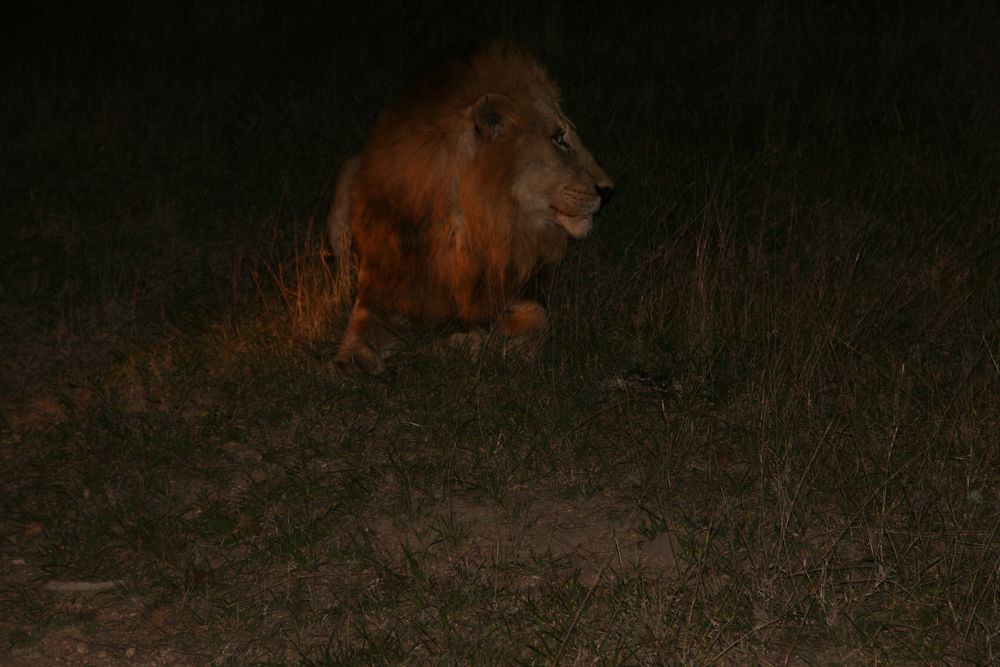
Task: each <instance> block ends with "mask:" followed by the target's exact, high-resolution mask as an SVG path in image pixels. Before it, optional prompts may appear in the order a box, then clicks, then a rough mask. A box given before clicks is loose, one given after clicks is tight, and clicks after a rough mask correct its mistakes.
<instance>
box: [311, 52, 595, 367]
mask: <svg viewBox="0 0 1000 667" xmlns="http://www.w3.org/2000/svg"><path fill="white" fill-rule="evenodd" d="M611 191H612V183H611V179H610V178H608V176H607V174H605V173H604V171H603V170H602V169H601V168H600V167H599V166H598V165H597V162H596V161H595V160H594V158H593V156H591V154H590V153H589V152H588V151H587V149H586V148H585V147H584V146H583V143H582V142H581V141H580V137H579V136H578V135H577V133H576V130H575V128H574V126H573V124H572V123H571V122H570V121H569V119H567V118H566V116H565V115H564V114H563V112H562V110H561V109H560V108H559V90H558V88H557V87H556V85H555V83H553V81H552V80H551V79H550V78H549V75H548V74H547V72H546V71H545V69H544V68H543V67H542V66H541V65H540V64H539V63H538V62H537V61H536V60H535V59H534V58H532V57H531V56H529V55H528V54H526V53H525V52H524V51H522V50H520V49H519V48H517V47H515V46H513V45H511V44H509V43H507V42H503V41H497V42H491V43H488V44H486V45H485V46H482V47H480V48H479V49H477V50H475V51H473V52H472V53H471V54H470V55H469V56H468V57H466V58H456V59H452V60H449V61H447V62H445V63H443V64H441V65H440V66H439V67H436V68H434V69H432V70H430V71H429V72H427V73H426V74H425V75H424V76H423V77H422V78H420V79H419V80H418V81H417V83H416V85H415V86H413V87H412V88H410V89H409V90H408V91H407V92H405V93H404V94H403V95H401V96H400V97H399V98H398V99H396V100H395V101H394V102H393V103H392V104H390V106H389V107H388V108H387V109H386V110H385V111H384V112H383V114H382V115H381V117H380V118H379V120H378V122H377V124H376V127H375V129H374V131H373V132H372V135H371V138H370V139H369V141H368V144H367V146H366V147H365V149H364V151H363V152H362V154H361V155H360V156H358V157H354V158H351V159H350V160H348V161H347V162H346V163H345V164H344V166H343V168H342V169H341V172H340V175H339V177H338V182H337V188H336V193H335V195H334V200H333V204H332V206H331V210H330V219H329V233H330V240H331V243H332V245H333V248H334V250H335V253H336V255H337V258H338V262H339V267H338V270H339V271H340V272H341V275H342V276H344V275H347V274H346V273H345V272H349V271H350V270H351V269H352V267H353V265H354V263H353V262H352V259H356V262H357V271H358V274H357V295H356V297H355V300H354V306H353V309H352V312H351V317H350V322H349V323H348V325H347V331H346V333H345V334H344V338H343V340H342V341H341V343H340V348H339V351H338V353H337V357H336V361H335V363H336V365H337V367H338V368H340V369H342V370H351V369H358V370H362V371H366V372H371V373H378V372H381V371H382V370H383V369H384V364H383V358H384V357H385V356H387V354H388V353H389V352H390V350H391V348H392V347H393V345H394V343H395V342H396V341H397V340H398V337H399V331H400V327H401V326H402V325H404V324H413V323H419V324H424V325H434V324H441V323H448V322H458V323H461V324H463V325H464V326H465V327H466V328H467V329H469V330H472V331H481V327H483V326H487V325H491V324H495V325H496V329H495V331H496V332H497V333H499V334H500V335H501V336H502V337H503V338H504V339H505V340H506V341H507V344H508V345H511V346H515V347H518V346H520V347H527V348H529V349H530V348H532V347H533V346H534V345H536V344H537V342H538V341H540V340H541V337H542V336H543V334H544V332H545V330H546V329H547V326H548V318H547V316H546V313H545V308H544V307H543V306H542V299H543V294H542V293H541V292H542V291H543V288H544V286H545V285H544V283H545V281H546V279H547V277H548V276H549V274H550V272H551V270H552V269H553V268H554V267H556V266H557V265H558V264H559V262H560V261H561V260H562V258H563V255H564V254H565V252H566V239H567V236H571V237H573V238H577V239H581V238H584V237H585V236H587V234H588V233H589V232H590V230H591V227H592V226H593V220H594V214H595V213H597V211H598V209H600V208H601V206H602V205H603V204H604V203H606V202H607V200H608V198H609V197H610V196H611ZM352 237H353V238H352ZM352 251H353V253H354V255H355V257H353V258H352V256H351V253H352ZM340 283H341V285H342V286H343V285H344V281H343V280H341V281H340Z"/></svg>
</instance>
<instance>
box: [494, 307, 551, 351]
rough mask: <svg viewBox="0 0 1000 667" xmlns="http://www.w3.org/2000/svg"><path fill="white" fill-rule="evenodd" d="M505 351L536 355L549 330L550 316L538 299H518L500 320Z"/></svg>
mask: <svg viewBox="0 0 1000 667" xmlns="http://www.w3.org/2000/svg"><path fill="white" fill-rule="evenodd" d="M499 325H500V333H501V334H503V338H504V340H503V351H504V353H505V354H506V353H507V352H516V353H518V354H523V355H525V356H528V357H534V356H535V355H537V354H538V352H539V350H541V347H542V343H543V342H544V341H545V336H546V334H548V331H549V316H548V313H546V312H545V308H544V307H542V305H541V304H540V303H538V302H536V301H516V302H514V303H513V304H512V305H511V306H510V308H508V309H507V310H506V312H504V314H503V315H501V317H500V321H499Z"/></svg>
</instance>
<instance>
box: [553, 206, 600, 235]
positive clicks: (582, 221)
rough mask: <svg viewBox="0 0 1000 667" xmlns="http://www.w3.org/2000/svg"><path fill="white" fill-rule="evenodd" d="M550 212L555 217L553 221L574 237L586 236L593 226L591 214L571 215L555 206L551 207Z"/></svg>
mask: <svg viewBox="0 0 1000 667" xmlns="http://www.w3.org/2000/svg"><path fill="white" fill-rule="evenodd" d="M552 213H553V215H554V217H555V222H557V223H558V224H559V226H560V227H562V228H563V229H564V230H566V233H567V234H569V235H570V236H572V237H573V238H575V239H582V238H586V237H587V235H588V234H590V230H591V229H592V228H593V227H594V216H593V215H571V214H569V213H563V212H562V211H560V210H559V209H557V208H555V207H553V208H552Z"/></svg>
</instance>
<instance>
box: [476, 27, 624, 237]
mask: <svg viewBox="0 0 1000 667" xmlns="http://www.w3.org/2000/svg"><path fill="white" fill-rule="evenodd" d="M481 57H482V58H483V59H484V60H489V59H491V58H492V59H507V60H508V61H511V60H512V61H515V62H516V66H517V68H518V69H519V70H520V71H525V70H529V71H530V70H537V71H533V72H532V74H533V75H534V76H533V77H531V78H529V79H527V80H526V81H521V82H518V83H520V84H521V85H520V86H512V87H511V88H510V89H509V90H506V91H505V90H503V88H502V86H497V88H499V89H500V91H499V92H491V93H486V94H484V95H482V96H481V97H479V99H478V100H476V102H475V103H474V104H473V105H472V106H471V107H470V109H469V116H470V119H471V124H472V126H474V129H475V137H476V141H477V144H478V145H477V153H478V155H477V156H476V159H478V160H481V161H482V162H483V163H484V164H486V165H489V168H490V169H494V170H495V169H496V168H497V166H498V163H499V164H500V165H502V169H503V171H505V172H507V174H508V178H509V181H508V183H509V186H510V191H511V194H512V196H513V199H514V203H515V206H516V208H517V210H518V214H519V215H518V217H519V219H520V221H521V222H522V223H523V224H528V225H545V224H556V225H558V226H560V227H562V228H563V229H564V230H565V231H566V232H567V233H568V234H569V235H570V236H572V237H573V238H577V239H582V238H585V237H586V236H587V235H588V234H589V233H590V231H591V229H592V227H593V224H594V214H595V213H597V211H598V210H599V209H600V208H601V207H602V206H603V205H604V204H605V203H607V201H608V199H610V197H611V193H612V189H613V183H612V182H611V179H610V178H609V177H608V175H607V174H606V173H605V172H604V170H603V169H601V167H600V166H598V164H597V161H596V160H594V157H593V156H592V155H591V154H590V151H588V150H587V148H586V147H585V146H584V145H583V141H582V140H581V139H580V135H579V134H578V133H577V131H576V126H575V125H573V123H572V122H571V121H570V120H569V118H567V117H566V115H565V114H564V113H563V111H562V109H561V108H560V101H559V91H558V88H557V87H556V86H555V84H554V83H553V82H552V81H551V80H550V79H549V78H548V76H547V75H546V74H545V73H544V71H543V70H540V68H538V66H537V65H536V64H535V63H534V61H533V60H530V58H529V57H528V56H526V55H524V54H523V53H520V52H519V51H517V50H516V49H514V48H513V47H510V46H503V45H501V46H497V47H494V49H493V50H486V51H485V52H484V55H483V56H481ZM519 60H520V61H523V62H517V61H519ZM490 65H492V66H496V64H495V63H490ZM506 65H507V67H510V62H508V63H506ZM479 66H480V67H481V68H483V69H485V68H486V67H487V66H484V65H483V64H482V63H479Z"/></svg>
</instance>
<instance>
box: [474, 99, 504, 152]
mask: <svg viewBox="0 0 1000 667" xmlns="http://www.w3.org/2000/svg"><path fill="white" fill-rule="evenodd" d="M509 101H510V98H509V97H507V96H506V95H496V94H487V95H483V96H482V97H480V98H479V99H478V100H476V103H475V104H473V105H472V107H471V109H470V110H469V113H470V115H471V116H472V122H473V124H474V125H475V127H476V136H477V137H479V138H480V139H481V140H483V141H489V140H490V139H495V138H496V137H498V136H500V135H501V134H502V133H503V131H504V128H505V126H506V125H507V123H508V122H509V112H506V111H507V110H506V108H507V107H508V106H509V104H508V103H509Z"/></svg>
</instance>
